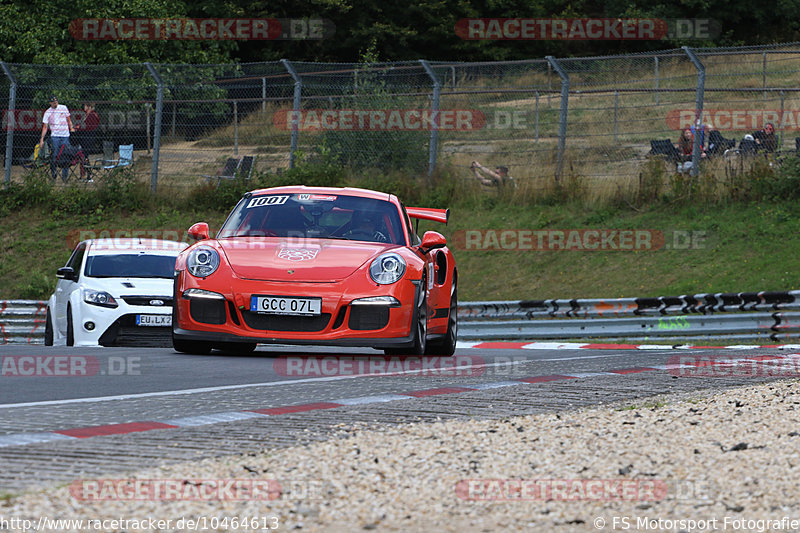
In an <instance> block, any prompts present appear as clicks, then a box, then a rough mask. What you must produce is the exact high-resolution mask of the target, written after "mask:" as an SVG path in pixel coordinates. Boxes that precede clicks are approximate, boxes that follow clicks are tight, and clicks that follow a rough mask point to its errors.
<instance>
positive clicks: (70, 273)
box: [56, 267, 75, 281]
mask: <svg viewBox="0 0 800 533" xmlns="http://www.w3.org/2000/svg"><path fill="white" fill-rule="evenodd" d="M56 277H57V278H59V279H67V280H70V281H75V270H73V269H72V267H61V268H59V269H58V270H57V271H56Z"/></svg>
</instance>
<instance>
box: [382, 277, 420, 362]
mask: <svg viewBox="0 0 800 533" xmlns="http://www.w3.org/2000/svg"><path fill="white" fill-rule="evenodd" d="M425 287H426V285H425V276H422V282H421V283H420V301H419V302H418V303H417V313H416V314H417V320H416V322H415V323H414V344H412V345H411V346H410V347H409V348H385V349H384V350H383V353H385V354H386V355H425V350H426V348H427V345H428V342H427V341H428V295H427V292H426V289H425Z"/></svg>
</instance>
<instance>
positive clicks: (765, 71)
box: [761, 52, 767, 102]
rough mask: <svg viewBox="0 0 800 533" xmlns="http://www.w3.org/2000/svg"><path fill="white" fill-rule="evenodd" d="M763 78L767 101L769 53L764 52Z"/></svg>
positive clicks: (765, 99)
mask: <svg viewBox="0 0 800 533" xmlns="http://www.w3.org/2000/svg"><path fill="white" fill-rule="evenodd" d="M761 80H762V85H763V87H764V101H765V102H766V101H767V53H766V52H764V60H763V63H762V65H761Z"/></svg>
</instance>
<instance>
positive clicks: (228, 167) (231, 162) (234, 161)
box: [203, 157, 242, 187]
mask: <svg viewBox="0 0 800 533" xmlns="http://www.w3.org/2000/svg"><path fill="white" fill-rule="evenodd" d="M241 164H242V158H240V157H229V158H228V160H227V161H225V165H224V166H223V167H222V170H220V171H219V172H218V173H217V174H216V175H214V176H203V177H204V178H206V181H211V180H212V179H215V178H216V180H217V187H219V184H220V182H221V181H222V180H223V179H226V180H232V179H233V178H235V177H236V171H237V170H239V165H241Z"/></svg>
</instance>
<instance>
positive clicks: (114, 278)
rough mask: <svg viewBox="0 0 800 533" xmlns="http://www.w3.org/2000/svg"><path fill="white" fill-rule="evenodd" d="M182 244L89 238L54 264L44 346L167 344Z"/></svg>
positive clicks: (184, 246)
mask: <svg viewBox="0 0 800 533" xmlns="http://www.w3.org/2000/svg"><path fill="white" fill-rule="evenodd" d="M187 246H188V244H187V243H183V242H176V241H164V240H156V239H136V238H124V239H123V238H115V239H91V240H86V241H83V242H81V243H79V244H78V245H77V246H76V247H75V250H74V251H73V252H72V256H70V258H69V261H67V264H66V266H63V267H61V268H59V269H58V272H57V274H56V275H57V277H58V283H57V284H56V291H55V293H53V295H52V296H50V299H49V300H48V302H47V318H46V322H45V341H44V343H45V344H46V345H47V346H52V345H54V344H59V345H60V344H66V345H67V346H97V345H98V344H99V345H101V346H126V345H127V346H131V345H133V346H136V345H142V344H148V345H152V344H153V343H156V344H164V345H165V346H169V345H170V343H171V333H172V285H173V277H174V272H175V259H176V258H177V257H178V254H179V253H180V252H181V250H183V249H184V248H186V247H187Z"/></svg>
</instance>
